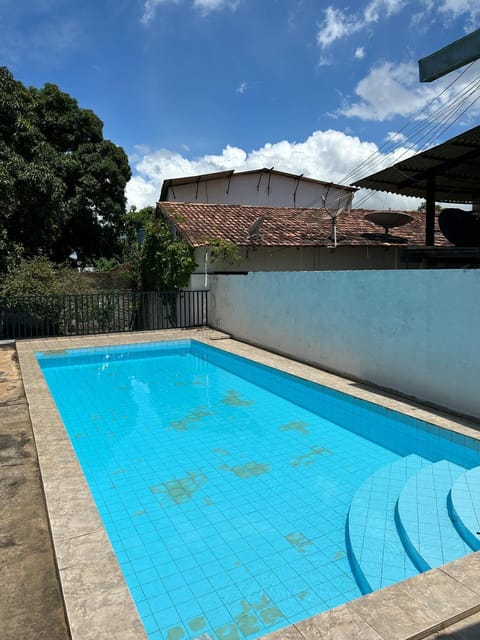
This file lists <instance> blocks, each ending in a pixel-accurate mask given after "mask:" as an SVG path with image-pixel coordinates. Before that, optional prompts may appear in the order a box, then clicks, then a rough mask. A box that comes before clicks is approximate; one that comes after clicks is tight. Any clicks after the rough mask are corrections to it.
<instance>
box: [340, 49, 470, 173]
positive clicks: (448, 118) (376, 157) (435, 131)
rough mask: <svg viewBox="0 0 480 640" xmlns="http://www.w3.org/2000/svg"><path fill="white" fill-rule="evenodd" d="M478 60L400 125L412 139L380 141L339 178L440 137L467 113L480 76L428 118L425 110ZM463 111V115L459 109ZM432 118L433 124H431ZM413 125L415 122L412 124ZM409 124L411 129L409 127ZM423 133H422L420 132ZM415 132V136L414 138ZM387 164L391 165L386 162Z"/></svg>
mask: <svg viewBox="0 0 480 640" xmlns="http://www.w3.org/2000/svg"><path fill="white" fill-rule="evenodd" d="M474 64H475V63H474V62H472V63H471V64H470V65H468V67H466V68H465V69H464V70H463V71H462V72H461V73H460V74H458V75H457V76H456V77H455V78H454V79H453V80H452V81H451V82H450V83H449V84H448V85H447V86H446V87H445V88H444V89H443V90H442V91H441V92H440V93H439V94H438V95H437V96H435V97H434V98H433V99H432V100H430V101H429V102H428V103H427V105H426V106H425V107H423V108H422V109H421V110H419V111H417V112H416V113H415V114H414V115H413V116H412V118H410V120H409V121H408V122H407V123H406V124H405V125H404V126H403V127H402V128H401V129H400V131H399V132H398V133H399V134H400V135H401V136H402V137H404V138H410V139H411V141H410V142H408V144H407V145H406V146H405V144H404V143H403V144H402V145H399V144H398V143H395V141H392V140H388V141H386V142H385V143H384V144H383V145H381V146H380V147H379V148H378V149H377V150H376V151H374V152H373V153H372V154H370V156H368V157H367V158H366V159H365V160H363V161H362V162H361V163H360V164H359V165H357V166H356V167H354V168H353V169H352V170H351V171H350V172H349V173H347V175H346V176H344V178H343V179H342V180H341V181H340V182H341V183H343V184H345V183H346V182H347V181H348V180H350V181H353V176H355V175H358V173H359V172H360V171H362V173H364V174H365V173H367V169H368V173H372V171H373V170H374V167H376V166H385V164H386V163H387V161H388V157H389V156H393V155H394V154H395V152H396V151H397V150H399V148H403V149H404V150H403V152H402V153H401V154H400V155H398V154H397V155H396V157H395V161H396V162H398V161H399V159H400V158H401V157H404V156H406V155H407V154H409V153H410V151H413V150H415V149H416V148H417V147H418V144H419V143H420V142H422V141H425V142H424V145H423V146H424V147H426V146H428V145H429V144H430V143H431V142H432V141H434V140H437V139H438V138H439V137H440V135H442V134H443V133H444V132H445V131H446V129H448V128H449V127H450V126H452V124H453V123H454V122H456V121H457V120H458V119H459V117H461V115H463V113H465V112H466V111H467V110H468V109H469V108H471V106H473V104H475V102H476V101H477V100H478V98H476V99H475V100H473V102H472V103H471V104H469V105H468V106H467V107H465V108H463V106H464V105H465V103H466V102H467V100H468V99H469V98H470V97H471V96H472V94H474V93H475V92H476V91H477V90H478V89H479V87H480V77H478V76H477V77H476V78H474V79H473V80H472V81H470V82H469V83H467V84H466V85H465V86H463V87H462V88H461V89H460V90H459V91H458V92H457V93H456V94H454V96H453V97H452V98H451V99H450V100H448V101H447V102H446V103H445V104H442V105H441V106H440V107H439V108H438V109H436V110H434V111H432V112H431V114H430V117H429V118H423V117H422V115H423V114H424V113H425V110H428V109H429V108H430V107H431V106H432V105H433V104H434V103H435V102H437V101H438V100H440V99H441V97H442V96H443V95H444V94H445V93H447V92H448V91H449V90H450V89H451V87H452V86H453V85H455V84H456V83H458V82H459V80H460V79H461V78H462V77H463V76H464V75H465V74H466V73H467V72H468V71H469V70H470V69H471V68H472V66H473V65H474ZM459 111H460V115H458V112H459ZM432 120H433V125H432ZM412 125H414V126H413V127H412ZM409 127H410V130H408V129H409ZM420 134H422V135H420ZM414 136H416V138H415V139H412V138H413V137H414ZM388 147H390V150H389V151H388V152H387V153H384V154H381V153H380V152H381V150H383V149H385V148H388ZM387 166H388V165H387Z"/></svg>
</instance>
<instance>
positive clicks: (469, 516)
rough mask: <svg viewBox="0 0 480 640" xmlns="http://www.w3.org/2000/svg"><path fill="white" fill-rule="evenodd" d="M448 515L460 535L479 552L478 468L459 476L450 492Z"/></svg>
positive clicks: (479, 480)
mask: <svg viewBox="0 0 480 640" xmlns="http://www.w3.org/2000/svg"><path fill="white" fill-rule="evenodd" d="M449 508H450V515H451V517H452V519H453V523H454V525H455V527H456V529H457V531H458V532H459V533H460V535H461V536H462V537H463V538H464V539H465V540H466V541H467V542H468V544H469V545H470V546H471V547H472V549H473V550H475V551H479V550H480V467H474V468H473V469H469V470H468V471H466V472H465V473H464V474H462V475H461V476H459V477H458V478H457V480H456V481H455V482H454V484H453V486H452V489H451V491H450V499H449Z"/></svg>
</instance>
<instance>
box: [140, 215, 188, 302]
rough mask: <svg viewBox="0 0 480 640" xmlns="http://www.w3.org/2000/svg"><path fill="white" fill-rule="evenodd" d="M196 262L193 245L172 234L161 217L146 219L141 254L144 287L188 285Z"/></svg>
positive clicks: (182, 286) (146, 288)
mask: <svg viewBox="0 0 480 640" xmlns="http://www.w3.org/2000/svg"><path fill="white" fill-rule="evenodd" d="M196 266H197V265H196V263H195V260H194V258H193V251H192V249H191V248H190V247H189V246H188V244H187V243H186V242H185V241H184V240H182V239H179V238H175V237H174V236H173V234H172V232H171V231H170V229H169V227H168V224H167V222H166V221H165V220H164V219H163V218H154V219H147V222H146V224H145V239H144V241H143V244H142V247H141V256H140V282H141V286H142V288H143V289H144V290H151V289H161V290H162V291H178V290H179V289H182V288H184V287H187V286H188V284H189V281H190V276H191V274H192V273H193V271H194V270H195V267H196Z"/></svg>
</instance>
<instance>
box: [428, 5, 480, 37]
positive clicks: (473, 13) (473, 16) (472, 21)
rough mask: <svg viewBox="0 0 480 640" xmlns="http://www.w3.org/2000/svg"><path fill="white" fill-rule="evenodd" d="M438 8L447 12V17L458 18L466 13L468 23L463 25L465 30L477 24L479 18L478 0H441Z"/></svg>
mask: <svg viewBox="0 0 480 640" xmlns="http://www.w3.org/2000/svg"><path fill="white" fill-rule="evenodd" d="M438 10H439V12H440V13H445V14H447V19H450V18H451V17H453V18H458V17H459V16H462V15H465V14H467V15H468V17H469V23H468V24H467V25H466V26H465V31H466V32H469V31H472V30H473V29H475V28H476V27H477V26H478V23H479V20H480V5H479V2H478V0H443V1H442V2H441V3H440V5H439V7H438Z"/></svg>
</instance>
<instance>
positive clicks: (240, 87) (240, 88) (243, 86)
mask: <svg viewBox="0 0 480 640" xmlns="http://www.w3.org/2000/svg"><path fill="white" fill-rule="evenodd" d="M247 88H248V83H247V82H245V81H243V82H241V83H240V84H239V85H238V87H237V88H236V89H235V91H236V92H237V93H240V94H242V93H245V91H246V90H247Z"/></svg>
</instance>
